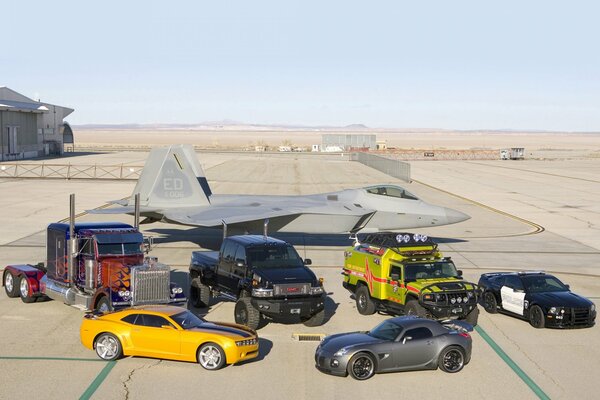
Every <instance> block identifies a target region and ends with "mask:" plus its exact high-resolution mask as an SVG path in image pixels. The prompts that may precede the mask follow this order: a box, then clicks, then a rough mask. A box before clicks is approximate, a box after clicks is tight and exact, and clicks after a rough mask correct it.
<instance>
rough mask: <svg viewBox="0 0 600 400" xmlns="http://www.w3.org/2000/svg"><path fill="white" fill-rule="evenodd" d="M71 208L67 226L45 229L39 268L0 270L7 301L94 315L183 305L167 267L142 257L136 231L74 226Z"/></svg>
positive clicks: (143, 247) (110, 225)
mask: <svg viewBox="0 0 600 400" xmlns="http://www.w3.org/2000/svg"><path fill="white" fill-rule="evenodd" d="M72 201H74V200H72ZM72 204H73V203H72ZM71 209H72V213H71V221H70V223H69V224H66V223H53V224H50V225H48V228H47V234H46V252H47V258H46V260H47V262H46V264H45V265H44V264H43V263H38V264H36V265H31V264H15V265H8V266H6V267H5V268H4V273H3V276H2V283H3V286H4V289H5V291H6V294H7V295H8V297H21V300H23V302H25V303H33V302H35V301H39V300H47V299H53V300H58V301H62V302H64V303H65V304H68V305H72V306H75V307H78V308H81V309H84V310H98V311H109V310H112V309H118V308H123V307H128V306H133V305H140V304H178V305H182V304H185V303H186V302H187V299H186V297H185V294H184V293H183V289H182V288H181V287H180V286H178V285H176V284H175V283H173V282H171V281H170V268H169V267H168V266H167V265H164V264H161V263H159V262H158V260H157V259H156V258H152V257H147V255H146V253H147V251H148V250H149V248H150V243H149V242H146V241H145V239H144V237H143V235H142V233H141V232H140V231H139V229H138V228H136V227H133V226H131V225H128V224H124V223H120V222H86V223H77V224H75V223H74V222H73V221H74V216H73V215H74V211H73V210H74V206H73V205H72V206H71ZM136 220H137V218H136ZM136 225H137V224H136Z"/></svg>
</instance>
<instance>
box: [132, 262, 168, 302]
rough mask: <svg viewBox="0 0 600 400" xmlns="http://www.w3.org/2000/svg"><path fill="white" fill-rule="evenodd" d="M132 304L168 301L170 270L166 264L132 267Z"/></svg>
mask: <svg viewBox="0 0 600 400" xmlns="http://www.w3.org/2000/svg"><path fill="white" fill-rule="evenodd" d="M131 297H132V301H131V304H132V305H137V304H151V303H168V302H169V299H170V270H169V267H167V266H166V265H164V264H158V263H156V264H153V265H152V266H148V265H142V266H136V267H132V268H131Z"/></svg>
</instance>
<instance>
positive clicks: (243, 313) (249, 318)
mask: <svg viewBox="0 0 600 400" xmlns="http://www.w3.org/2000/svg"><path fill="white" fill-rule="evenodd" d="M234 316H235V322H236V324H242V325H246V326H247V327H248V328H250V329H252V330H256V329H257V328H258V325H259V324H260V312H259V311H258V310H257V309H256V308H254V306H252V302H251V301H250V297H240V298H239V299H238V301H237V302H236V303H235V310H234Z"/></svg>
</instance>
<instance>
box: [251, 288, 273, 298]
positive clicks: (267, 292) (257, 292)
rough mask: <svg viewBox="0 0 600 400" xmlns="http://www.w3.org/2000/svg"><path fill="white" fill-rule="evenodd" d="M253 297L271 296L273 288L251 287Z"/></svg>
mask: <svg viewBox="0 0 600 400" xmlns="http://www.w3.org/2000/svg"><path fill="white" fill-rule="evenodd" d="M252 296H253V297H273V289H265V288H256V289H252Z"/></svg>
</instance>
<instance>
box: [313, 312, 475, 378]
mask: <svg viewBox="0 0 600 400" xmlns="http://www.w3.org/2000/svg"><path fill="white" fill-rule="evenodd" d="M472 330H473V327H472V326H471V325H469V324H467V323H466V322H464V321H456V320H454V321H442V322H438V321H432V320H428V319H423V318H418V317H413V316H403V317H397V318H391V319H388V320H385V321H383V322H382V323H381V324H379V325H377V326H376V327H375V328H374V329H373V330H371V331H369V332H351V333H340V334H336V335H331V336H327V337H325V339H323V341H322V342H321V344H320V345H319V346H318V347H317V350H316V352H315V362H316V367H317V369H319V370H320V371H322V372H325V373H328V374H332V375H339V376H346V375H348V374H349V375H350V376H352V377H353V378H354V379H358V380H365V379H369V378H370V377H372V376H373V375H374V374H375V373H376V372H392V371H409V370H418V369H436V368H438V367H439V368H440V369H442V370H443V371H446V372H451V373H452V372H458V371H460V370H461V369H462V368H463V367H464V366H465V365H466V364H467V363H468V362H469V360H470V359H471V344H472V339H471V336H470V335H469V332H471V331H472Z"/></svg>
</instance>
